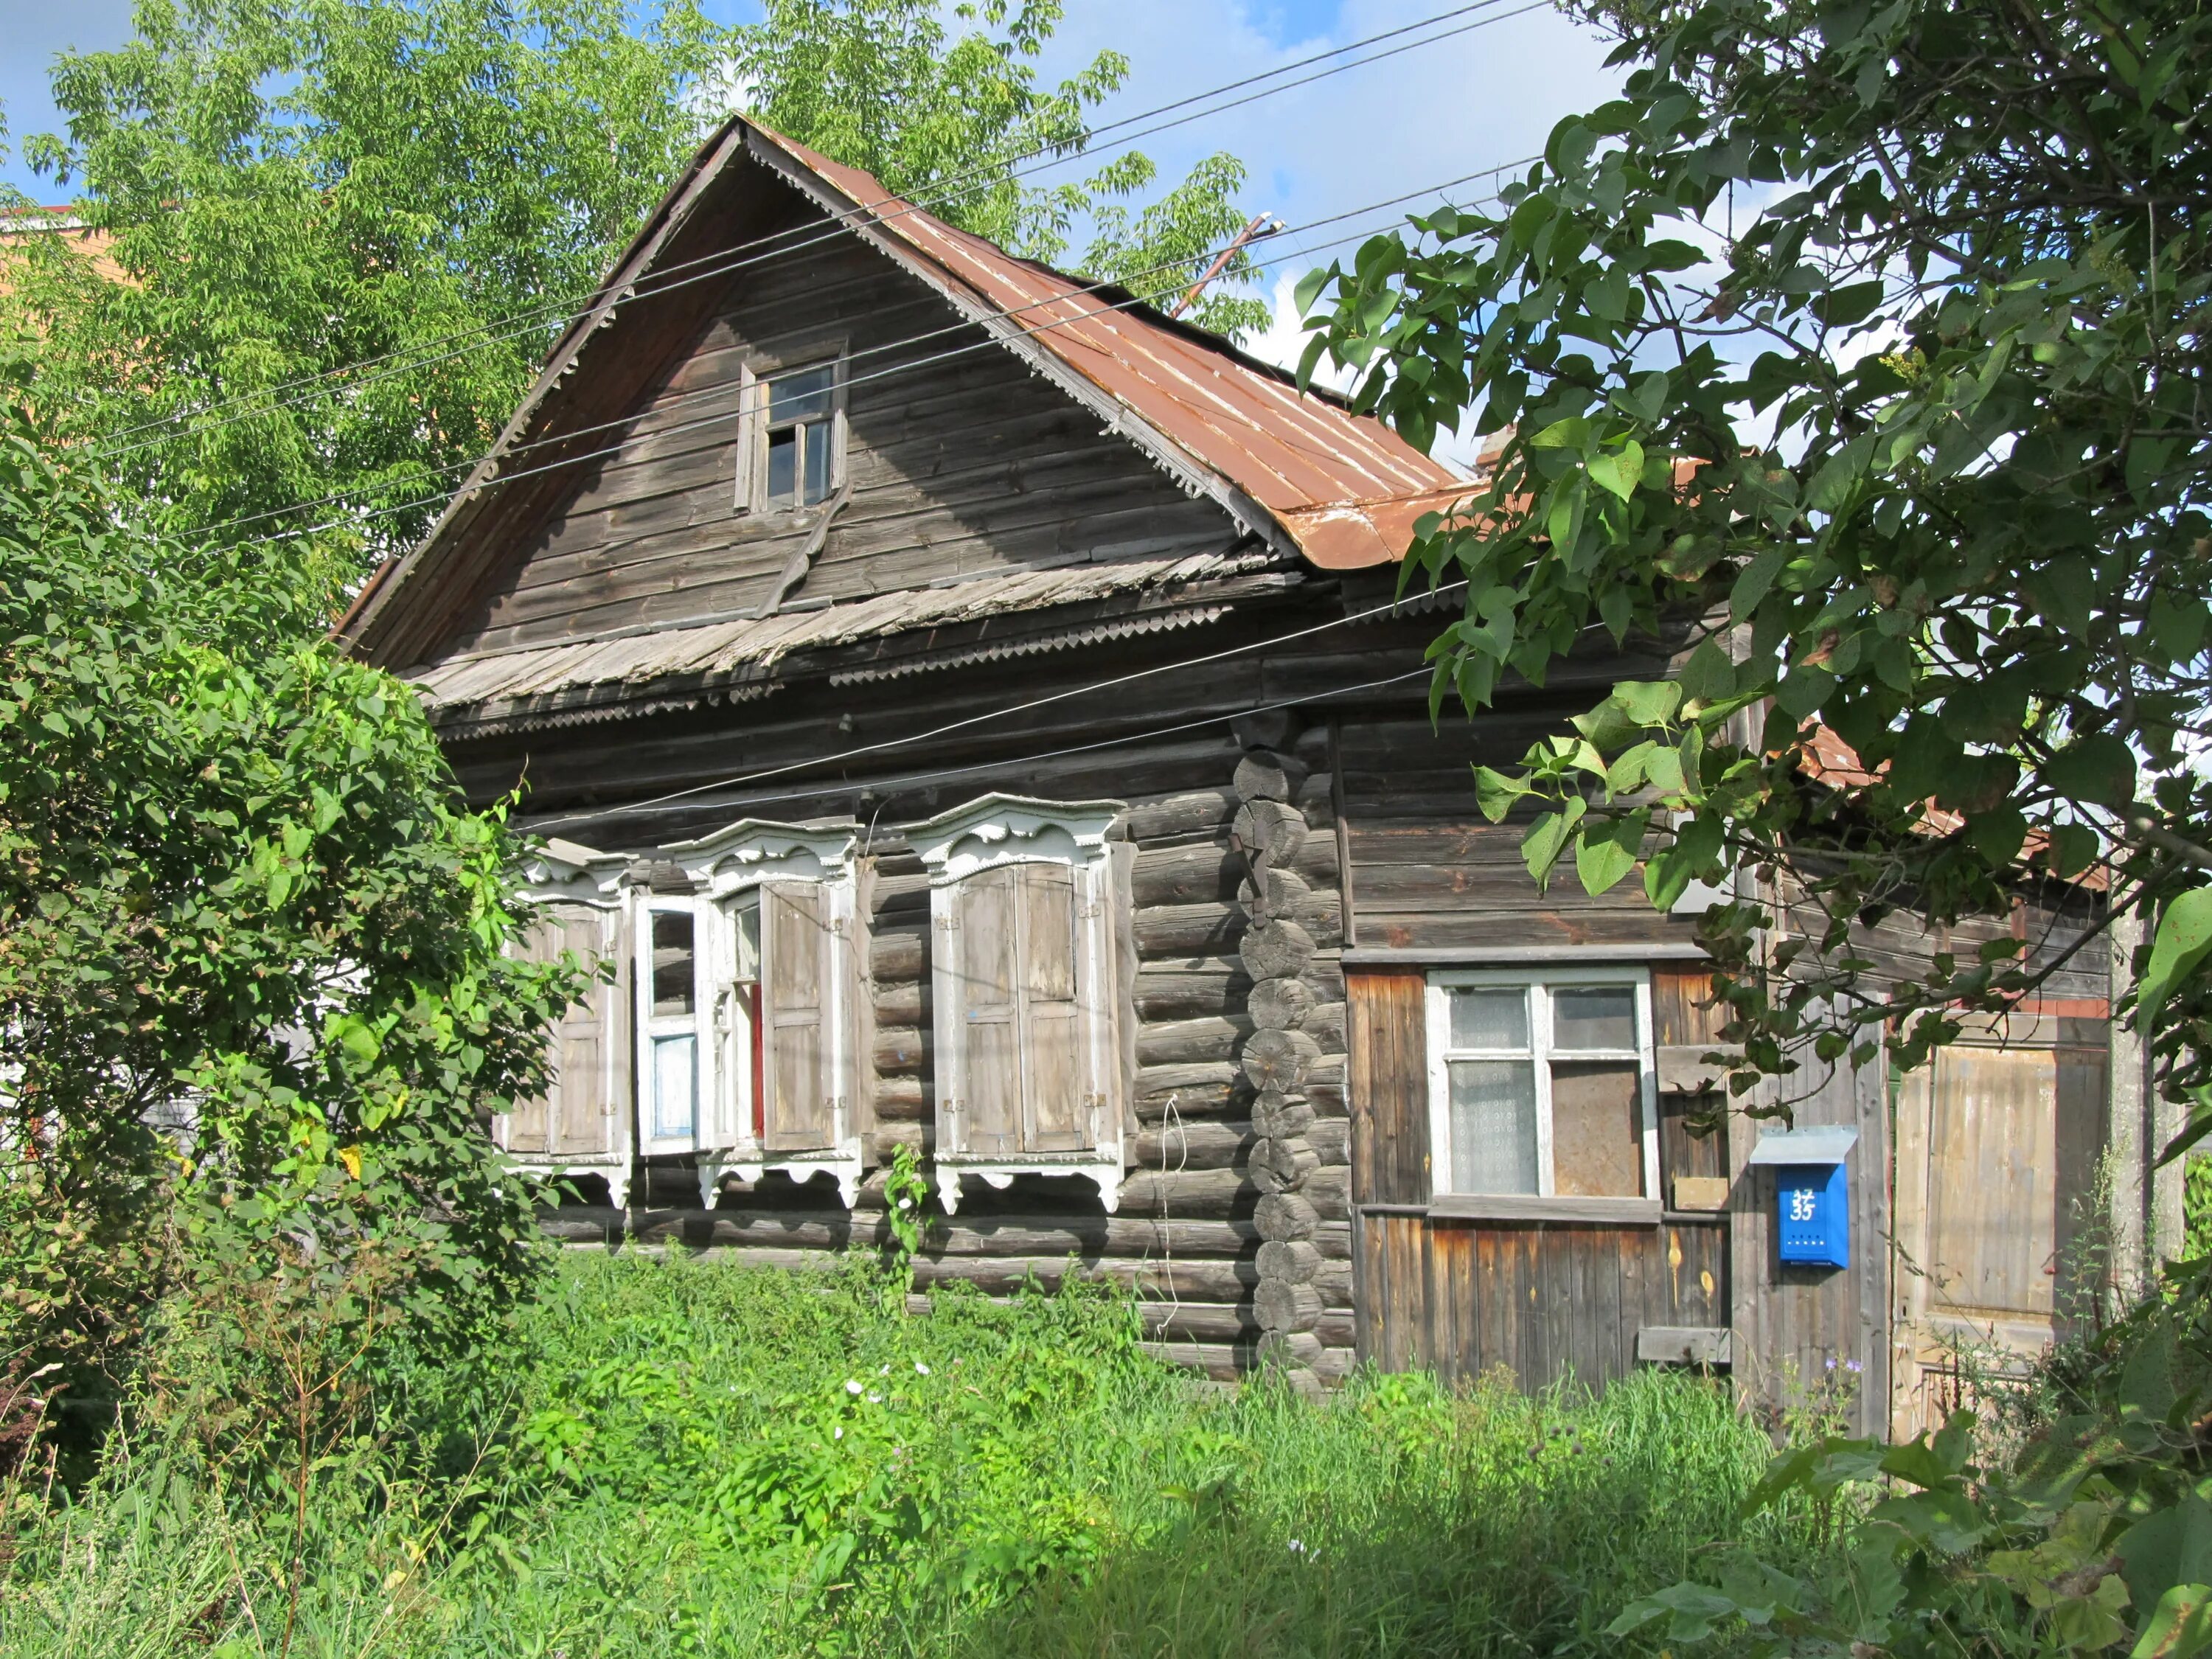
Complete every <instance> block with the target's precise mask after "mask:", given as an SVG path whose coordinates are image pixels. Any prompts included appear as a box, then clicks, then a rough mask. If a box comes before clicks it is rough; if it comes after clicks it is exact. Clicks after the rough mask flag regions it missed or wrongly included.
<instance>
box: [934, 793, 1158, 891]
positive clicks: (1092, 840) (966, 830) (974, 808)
mask: <svg viewBox="0 0 2212 1659" xmlns="http://www.w3.org/2000/svg"><path fill="white" fill-rule="evenodd" d="M1127 810H1128V808H1127V806H1126V805H1124V804H1123V803H1122V802H1121V801H1118V800H1079V801H1048V800H1038V799H1035V798H1034V797H1031V796H1028V795H1008V794H989V795H983V796H981V797H979V798H978V799H975V800H971V801H969V802H968V803H967V805H964V806H956V807H954V808H953V809H952V810H951V811H949V812H940V813H939V814H938V815H937V816H936V817H933V818H926V819H924V820H923V821H922V822H921V823H912V824H908V825H907V826H906V827H905V830H904V834H905V836H906V838H907V840H908V842H909V843H910V844H911V845H912V846H913V848H914V849H915V852H916V853H918V854H921V861H922V862H923V863H924V864H925V865H927V866H928V868H929V879H930V884H932V885H933V886H943V885H948V884H951V883H954V882H959V881H963V880H965V879H966V878H968V877H969V876H972V875H974V874H975V872H977V871H979V870H990V869H995V868H997V867H998V866H1001V865H1006V864H1021V863H1024V862H1028V863H1037V864H1066V865H1069V866H1077V867H1080V866H1085V865H1089V864H1093V863H1103V861H1104V860H1105V858H1106V837H1107V835H1108V833H1109V831H1110V830H1111V829H1113V827H1114V823H1115V819H1117V818H1119V817H1121V814H1122V813H1123V812H1125V811H1127ZM1061 842H1065V843H1066V844H1065V845H1062V844H1060V843H1061Z"/></svg>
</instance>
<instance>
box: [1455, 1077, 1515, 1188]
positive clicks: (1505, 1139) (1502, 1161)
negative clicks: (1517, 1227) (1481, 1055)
mask: <svg viewBox="0 0 2212 1659" xmlns="http://www.w3.org/2000/svg"><path fill="white" fill-rule="evenodd" d="M1449 1071H1450V1074H1451V1161H1452V1168H1451V1189H1452V1190H1453V1191H1454V1192H1459V1193H1527V1194H1533V1193H1534V1192H1536V1191H1537V1184H1536V1078H1535V1068H1534V1066H1532V1065H1530V1064H1529V1062H1528V1061H1527V1060H1452V1061H1451V1062H1449Z"/></svg>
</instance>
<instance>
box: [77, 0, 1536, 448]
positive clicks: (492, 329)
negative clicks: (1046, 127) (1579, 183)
mask: <svg viewBox="0 0 2212 1659" xmlns="http://www.w3.org/2000/svg"><path fill="white" fill-rule="evenodd" d="M1503 3H1504V0H1474V3H1473V4H1470V5H1465V6H1462V7H1459V8H1457V9H1454V10H1449V11H1445V12H1440V13H1437V14H1436V15H1432V16H1430V17H1427V18H1424V19H1421V20H1419V21H1416V22H1413V23H1409V24H1405V25H1402V26H1401V27H1398V28H1395V29H1389V30H1384V31H1383V32H1381V33H1376V34H1373V35H1370V36H1367V37H1365V38H1364V39H1363V40H1356V41H1352V42H1348V43H1347V44H1346V45H1344V46H1337V47H1333V48H1331V49H1329V50H1328V51H1327V52H1317V53H1315V54H1313V55H1312V56H1310V57H1309V58H1301V59H1299V60H1297V62H1295V63H1291V64H1284V65H1282V66H1280V67H1279V68H1277V69H1274V70H1267V71H1265V72H1263V73H1262V74H1260V75H1255V76H1246V77H1245V78H1244V79H1243V80H1241V81H1234V82H1228V83H1226V84H1225V85H1223V86H1221V87H1217V88H1212V89H1210V90H1208V91H1206V92H1202V93H1195V94H1191V95H1190V96H1188V97H1186V98H1182V99H1179V100H1176V101H1174V102H1172V103H1169V104H1164V105H1160V106H1158V107H1156V108H1155V109H1152V110H1149V111H1146V112H1141V113H1139V114H1138V115H1134V116H1129V117H1126V118H1123V119H1122V120H1121V121H1118V122H1114V123H1109V125H1107V126H1105V127H1102V128H1099V129H1097V130H1096V131H1093V132H1091V133H1086V134H1085V135H1084V145H1085V147H1084V148H1083V149H1072V150H1069V151H1067V152H1066V153H1065V154H1062V155H1054V156H1052V157H1050V158H1048V160H1046V161H1041V162H1039V163H1037V165H1036V166H1035V167H1027V168H1017V169H1016V170H1015V171H1014V173H1012V177H1013V178H1016V179H1020V178H1027V177H1030V176H1031V175H1033V174H1035V173H1041V172H1043V171H1046V170H1047V169H1048V168H1050V167H1059V166H1062V165H1064V164H1066V162H1067V161H1073V160H1078V159H1097V156H1098V155H1100V154H1101V153H1102V152H1100V151H1098V150H1095V149H1091V148H1090V146H1091V143H1093V142H1094V141H1095V140H1096V139H1097V137H1100V136H1103V134H1105V133H1108V132H1111V131H1115V129H1116V128H1118V127H1124V126H1127V125H1130V124H1131V123H1133V122H1139V121H1144V120H1147V119H1150V118H1152V117H1153V116H1155V115H1159V114H1164V113H1166V112H1170V111H1173V110H1176V109H1181V108H1184V107H1185V106H1188V105H1190V104H1193V103H1196V102H1200V101H1201V100H1207V99H1212V98H1218V97H1220V96H1221V95H1223V94H1225V93H1229V92H1233V91H1237V90H1240V89H1242V88H1245V87H1248V86H1251V85H1254V84H1255V82H1260V81H1263V80H1268V79H1272V78H1273V77H1275V76H1282V75H1286V74H1288V73H1290V72H1291V70H1296V69H1300V68H1304V67H1305V66H1307V65H1309V64H1316V63H1319V62H1322V61H1324V60H1325V59H1327V58H1334V57H1340V56H1342V55H1343V54H1344V53H1346V52H1356V51H1358V50H1360V49H1362V48H1363V47H1365V46H1372V45H1375V44H1377V43H1378V42H1381V41H1384V40H1392V39H1395V38H1396V37H1398V36H1401V35H1404V34H1407V33H1413V32H1414V31H1416V30H1419V29H1423V28H1427V27H1431V26H1433V25H1435V24H1437V23H1440V22H1449V21H1451V20H1453V19H1455V18H1458V17H1462V16H1464V15H1467V14H1468V13H1470V12H1475V11H1486V10H1489V9H1492V8H1493V7H1495V6H1498V5H1500V4H1503ZM1548 3H1549V0H1530V3H1527V4H1523V5H1522V6H1519V7H1517V8H1516V9H1513V10H1511V11H1508V12H1504V13H1501V14H1499V15H1495V16H1488V17H1480V18H1476V19H1474V20H1473V21H1468V22H1465V23H1461V24H1458V25H1457V26H1455V27H1452V28H1449V29H1444V30H1442V31H1441V32H1439V33H1435V34H1432V35H1428V36H1425V37H1424V38H1423V39H1421V40H1413V41H1407V42H1404V43H1402V44H1401V45H1399V46H1393V47H1391V48H1389V50H1387V51H1384V52H1375V53H1371V54H1370V55H1369V56H1367V57H1365V58H1357V59H1354V60H1352V61H1351V62H1348V63H1344V64H1336V65H1334V66H1333V67H1331V68H1329V69H1327V70H1319V71H1316V73H1314V74H1312V75H1309V76H1302V77H1300V78H1299V79H1297V80H1295V81H1288V82H1283V83H1282V84H1281V85H1279V86H1273V87H1267V88H1261V90H1258V91H1255V92H1252V93H1249V94H1247V95H1245V96H1244V97H1242V98H1238V99H1235V100H1231V102H1229V103H1225V104H1220V105H1217V106H1212V107H1210V108H1206V109H1203V110H1198V111H1194V112H1192V113H1189V114H1188V115H1183V116H1180V117H1178V118H1176V119H1174V120H1172V121H1164V122H1161V123H1159V124H1158V125H1154V126H1150V127H1145V128H1142V129H1141V130H1139V131H1136V132H1132V133H1129V134H1127V136H1126V137H1121V138H1118V139H1116V140H1115V142H1114V143H1113V144H1111V145H1109V146H1106V149H1120V148H1123V147H1125V146H1127V145H1128V144H1131V143H1135V142H1136V141H1137V140H1139V139H1140V138H1145V137H1151V136H1152V135H1154V134H1157V133H1160V132H1165V131H1170V130H1172V129H1174V128H1176V127H1180V126H1184V125H1188V124H1190V123H1191V122H1193V121H1196V120H1200V119H1203V118H1206V117H1208V116H1213V115H1219V114H1225V113H1226V112H1229V111H1231V110H1233V109H1237V108H1241V107H1243V106H1245V105H1247V104H1249V103H1253V102H1255V101H1257V100H1260V99H1262V98H1269V97H1273V96H1274V95H1276V94H1278V93H1282V92H1288V91H1291V90H1294V89H1296V88H1299V87H1304V86H1310V85H1312V84H1313V83H1315V82H1318V81H1322V80H1326V79H1328V77H1330V76H1334V75H1340V74H1342V73H1345V72H1346V71H1347V70H1354V69H1359V68H1364V66H1366V65H1367V64H1374V63H1379V62H1381V61H1383V59H1385V58H1394V57H1397V56H1399V55H1400V54H1401V53H1404V52H1413V51H1417V50H1419V48H1421V47H1423V46H1434V45H1437V44H1438V43H1440V42H1442V41H1444V40H1451V39H1453V38H1455V36H1458V35H1461V34H1465V33H1471V32H1473V31H1474V30H1475V29H1477V28H1486V27H1490V26H1491V25H1492V24H1494V23H1501V22H1504V21H1509V20H1510V19H1511V18H1514V17H1518V16H1521V15H1525V14H1526V13H1528V12H1531V11H1535V10H1539V9H1543V7H1544V6H1546V5H1547V4H1548ZM1050 148H1053V146H1052V145H1051V144H1049V143H1046V144H1041V145H1039V146H1037V147H1036V148H1033V149H1030V150H1028V151H1026V152H1019V153H1017V154H1016V155H1014V156H1012V157H1011V158H1008V159H1010V160H1012V161H1021V160H1024V159H1029V158H1033V157H1035V156H1036V155H1041V154H1042V152H1043V151H1044V150H1045V149H1050ZM1000 165H1003V163H1001V162H998V161H993V162H985V163H979V164H978V165H977V166H976V167H974V168H971V169H969V173H970V174H973V175H978V176H979V182H978V183H977V184H976V185H974V186H971V187H970V190H969V191H966V192H963V191H939V194H937V195H936V196H934V197H932V198H930V200H928V201H927V202H915V203H908V204H903V205H902V207H900V208H899V209H898V210H895V211H893V212H891V213H888V214H877V215H872V216H870V217H871V218H872V222H877V223H884V222H890V221H892V220H896V219H898V218H901V217H903V216H905V215H907V214H909V213H915V212H922V211H927V210H931V209H932V208H935V207H945V206H950V205H951V204H954V203H956V202H957V201H958V200H959V199H961V197H962V196H963V194H964V193H973V191H975V190H978V189H981V188H984V187H986V186H995V185H997V183H998V182H999V180H998V179H996V178H995V177H994V176H990V175H989V171H988V170H989V169H991V168H993V167H997V166H1000ZM961 177H963V175H960V174H956V175H955V179H956V181H957V179H960V178H961ZM864 215H869V210H868V209H867V208H866V207H865V206H862V207H856V208H854V210H851V214H850V215H849V216H851V217H856V218H857V217H859V216H864ZM833 217H834V218H836V219H837V220H838V221H840V222H839V223H837V224H834V225H832V226H831V227H829V229H828V230H827V231H826V232H825V231H823V230H820V229H817V228H816V227H813V226H801V227H792V228H787V229H785V230H781V231H776V232H772V233H770V234H768V235H765V236H762V237H756V238H752V239H750V240H746V241H744V242H739V243H737V244H734V245H732V246H731V247H727V248H723V249H720V250H717V251H716V252H714V253H710V254H702V255H701V256H699V258H696V259H692V260H687V261H684V262H683V263H682V264H677V265H672V266H669V267H665V269H664V270H661V271H659V272H658V273H656V275H658V276H660V277H662V278H667V277H671V276H675V275H676V274H677V273H678V272H680V271H683V270H688V269H690V268H691V267H693V266H697V265H703V264H710V263H711V262H713V261H717V260H725V259H732V255H736V254H739V253H742V252H744V251H745V250H748V249H754V248H767V249H769V252H764V253H758V254H755V255H753V256H752V257H750V258H739V259H733V260H732V262H731V263H729V264H719V265H714V267H713V268H712V269H709V270H702V271H698V272H696V274H694V275H692V276H685V277H684V278H683V279H682V280H681V281H676V282H669V281H665V280H664V281H662V282H661V283H659V285H658V286H654V287H651V288H644V287H641V288H639V289H637V290H636V291H635V292H632V293H629V294H627V295H623V296H622V297H621V298H620V299H618V300H617V301H615V304H614V305H613V306H610V307H607V309H608V310H610V311H611V310H613V309H615V308H616V307H619V306H621V305H624V304H627V303H629V301H633V300H636V299H642V298H649V297H652V296H653V295H657V294H665V293H669V292H671V291H672V290H674V289H678V288H682V287H687V286H689V285H690V283H696V282H702V281H706V280H708V279H710V278H713V277H716V276H724V275H727V274H729V273H731V272H733V271H736V270H742V269H745V268H746V267H748V266H750V265H752V264H763V263H766V262H767V261H768V260H769V259H771V258H785V257H788V256H789V255H792V254H795V253H798V252H803V251H804V250H805V249H806V248H808V247H811V246H815V245H816V244H817V242H818V241H820V240H823V238H824V237H825V236H826V235H834V234H837V232H838V231H840V230H842V228H844V227H843V224H842V221H843V220H844V219H846V218H847V217H848V215H847V214H844V213H840V214H837V215H835V216H833ZM794 236H803V237H804V239H805V240H799V241H798V242H796V243H794V244H793V245H792V246H787V247H781V248H777V247H774V246H772V245H773V244H775V243H777V242H779V241H781V240H784V239H787V238H791V237H794ZM607 292H608V289H607V286H606V285H605V284H604V283H603V284H601V285H600V286H599V287H598V288H595V289H593V290H592V296H591V298H590V300H589V301H586V304H585V305H584V306H583V307H581V308H580V309H578V310H576V311H574V312H572V313H570V312H564V311H563V310H562V308H561V307H556V306H547V307H540V308H539V309H538V310H537V311H535V312H522V313H513V314H512V315H510V316H509V317H507V318H506V319H500V320H498V321H495V322H492V323H487V324H483V325H478V326H477V327H475V328H473V329H468V330H462V331H456V332H454V333H452V334H447V335H444V336H441V337H437V338H435V339H433V340H429V341H426V342H423V343H420V344H419V345H416V346H413V347H404V348H400V349H395V350H393V351H389V352H386V353H384V354H382V355H381V356H375V357H369V358H365V359H362V361H361V362H356V363H353V364H349V365H346V366H344V367H342V368H332V369H325V370H323V371H322V372H321V373H320V374H314V375H307V376H301V377H300V378H298V379H295V380H290V381H284V382H280V383H279V384H278V385H277V386H272V387H265V388H263V389H261V390H259V391H256V392H241V393H240V394H238V395H237V396H236V397H234V398H227V399H220V400H217V401H216V402H213V403H209V404H201V405H198V406H197V408H195V409H192V410H179V411H178V412H177V413H175V414H173V415H166V416H159V417H157V418H156V419H155V420H153V421H147V422H139V423H137V425H134V426H129V427H125V428H121V429H120V430H119V431H118V432H117V433H116V434H115V435H114V436H115V437H116V438H126V437H130V436H131V435H135V434H137V433H139V432H143V431H149V430H151V429H153V428H156V427H160V426H166V425H170V424H173V423H175V422H181V421H193V420H197V419H198V417H199V416H204V415H208V414H211V413H214V412H216V411H217V410H224V409H235V408H237V407H238V406H239V405H240V404H246V403H253V404H255V405H256V406H255V407H252V408H250V409H246V410H243V411H242V412H240V413H237V414H234V415H231V416H227V417H226V418H225V419H223V420H220V421H216V422H204V423H202V424H201V425H199V426H197V427H195V428H192V430H191V432H188V433H181V434H174V435H164V436H160V437H155V438H149V439H144V440H142V441H139V442H137V443H130V444H115V443H112V442H111V443H110V444H107V445H105V446H102V447H98V448H95V449H94V450H92V451H90V452H88V454H89V456H90V458H91V459H112V458H115V457H118V456H123V455H128V454H132V453H137V452H138V451H140V450H143V449H146V448H149V447H154V446H155V445H158V444H162V443H167V442H170V441H173V438H174V437H182V436H190V435H195V434H205V433H208V432H212V431H218V430H221V429H222V428H225V427H228V426H230V425H234V424H235V423H236V422H239V421H243V420H251V419H253V418H255V417H256V416H261V415H270V414H275V413H277V412H279V411H281V410H285V409H289V408H293V407H296V406H298V405H299V404H302V403H306V402H307V401H310V400H311V399H312V398H315V397H320V396H323V395H325V391H323V390H319V389H318V390H313V391H307V392H302V393H301V395H300V396H298V397H292V398H277V394H279V393H282V392H289V391H295V390H298V389H300V388H313V387H315V386H316V384H317V382H319V381H320V380H327V379H329V378H331V376H333V375H337V374H352V373H354V372H356V371H357V370H359V369H362V368H374V367H375V366H377V365H379V364H381V363H386V362H392V361H393V360H395V359H397V358H400V357H402V356H407V355H408V354H409V353H410V352H415V351H428V350H430V349H433V348H435V347H437V346H440V345H443V344H448V343H454V342H458V341H473V342H477V343H479V344H489V343H497V342H499V341H502V340H507V339H512V338H514V337H517V336H518V335H520V334H524V333H529V332H533V331H536V330H537V329H538V328H539V327H540V326H541V325H543V324H544V322H546V321H547V320H549V319H552V318H555V317H560V316H565V317H566V319H567V320H566V321H565V322H564V323H563V325H562V337H565V336H566V335H567V333H568V331H571V330H573V329H574V327H575V326H576V325H577V324H578V323H580V322H581V321H582V320H583V319H585V318H586V316H589V315H590V314H591V313H592V310H593V309H594V308H595V307H597V306H598V305H599V302H600V301H601V300H603V299H604V297H605V295H606V293H607ZM510 325H513V326H510ZM471 349H474V347H471ZM465 355H466V354H465V352H464V351H452V352H447V353H445V354H443V355H441V356H429V357H423V358H421V359H419V360H417V361H415V362H407V363H402V364H400V365H399V366H398V368H392V369H390V370H387V371H386V372H384V373H382V374H374V375H369V376H367V377H365V378H363V379H362V380H356V381H354V382H351V383H349V385H347V386H342V387H337V388H332V389H331V390H336V391H340V392H347V391H355V392H357V391H359V390H361V389H362V388H363V387H365V386H372V385H375V384H377V383H378V382H380V381H381V380H388V379H391V378H392V377H393V376H395V375H398V374H412V373H414V372H416V370H418V369H422V368H429V367H432V366H433V365H435V364H436V363H440V362H450V361H451V360H452V359H453V358H454V357H457V356H465ZM264 398H277V400H276V401H275V402H270V403H261V402H259V401H258V400H260V399H264Z"/></svg>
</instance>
